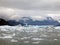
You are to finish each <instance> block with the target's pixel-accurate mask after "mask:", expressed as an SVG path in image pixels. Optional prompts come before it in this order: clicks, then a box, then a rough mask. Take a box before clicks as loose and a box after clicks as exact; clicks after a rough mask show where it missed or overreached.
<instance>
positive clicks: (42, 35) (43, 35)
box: [40, 34, 48, 37]
mask: <svg viewBox="0 0 60 45" xmlns="http://www.w3.org/2000/svg"><path fill="white" fill-rule="evenodd" d="M40 37H48V35H45V34H41V35H40Z"/></svg>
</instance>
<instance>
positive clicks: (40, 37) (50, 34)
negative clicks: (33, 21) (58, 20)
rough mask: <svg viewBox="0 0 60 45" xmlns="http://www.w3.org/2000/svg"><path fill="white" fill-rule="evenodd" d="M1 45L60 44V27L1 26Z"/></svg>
mask: <svg viewBox="0 0 60 45" xmlns="http://www.w3.org/2000/svg"><path fill="white" fill-rule="evenodd" d="M0 45H60V29H59V28H56V27H34V26H30V27H22V26H14V27H11V26H4V27H3V26H0Z"/></svg>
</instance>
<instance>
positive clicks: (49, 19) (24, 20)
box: [0, 17, 60, 26]
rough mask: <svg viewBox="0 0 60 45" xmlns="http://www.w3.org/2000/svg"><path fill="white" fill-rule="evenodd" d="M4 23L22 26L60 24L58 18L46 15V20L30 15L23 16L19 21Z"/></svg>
mask: <svg viewBox="0 0 60 45" xmlns="http://www.w3.org/2000/svg"><path fill="white" fill-rule="evenodd" d="M0 20H1V19H0ZM1 22H2V21H0V24H1ZM6 22H8V23H6ZM3 23H4V24H3ZM3 23H2V24H3V25H10V26H15V25H19V24H21V25H22V26H24V25H60V23H59V22H58V21H57V20H54V19H53V18H52V17H46V19H44V20H33V19H32V18H30V17H22V18H21V19H20V20H19V21H16V20H8V21H3Z"/></svg>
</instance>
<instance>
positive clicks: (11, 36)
mask: <svg viewBox="0 0 60 45" xmlns="http://www.w3.org/2000/svg"><path fill="white" fill-rule="evenodd" d="M3 38H13V37H12V36H5V37H3Z"/></svg>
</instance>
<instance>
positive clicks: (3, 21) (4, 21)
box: [0, 18, 8, 26]
mask: <svg viewBox="0 0 60 45" xmlns="http://www.w3.org/2000/svg"><path fill="white" fill-rule="evenodd" d="M1 25H8V22H7V21H6V20H4V19H2V18H0V26H1Z"/></svg>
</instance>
